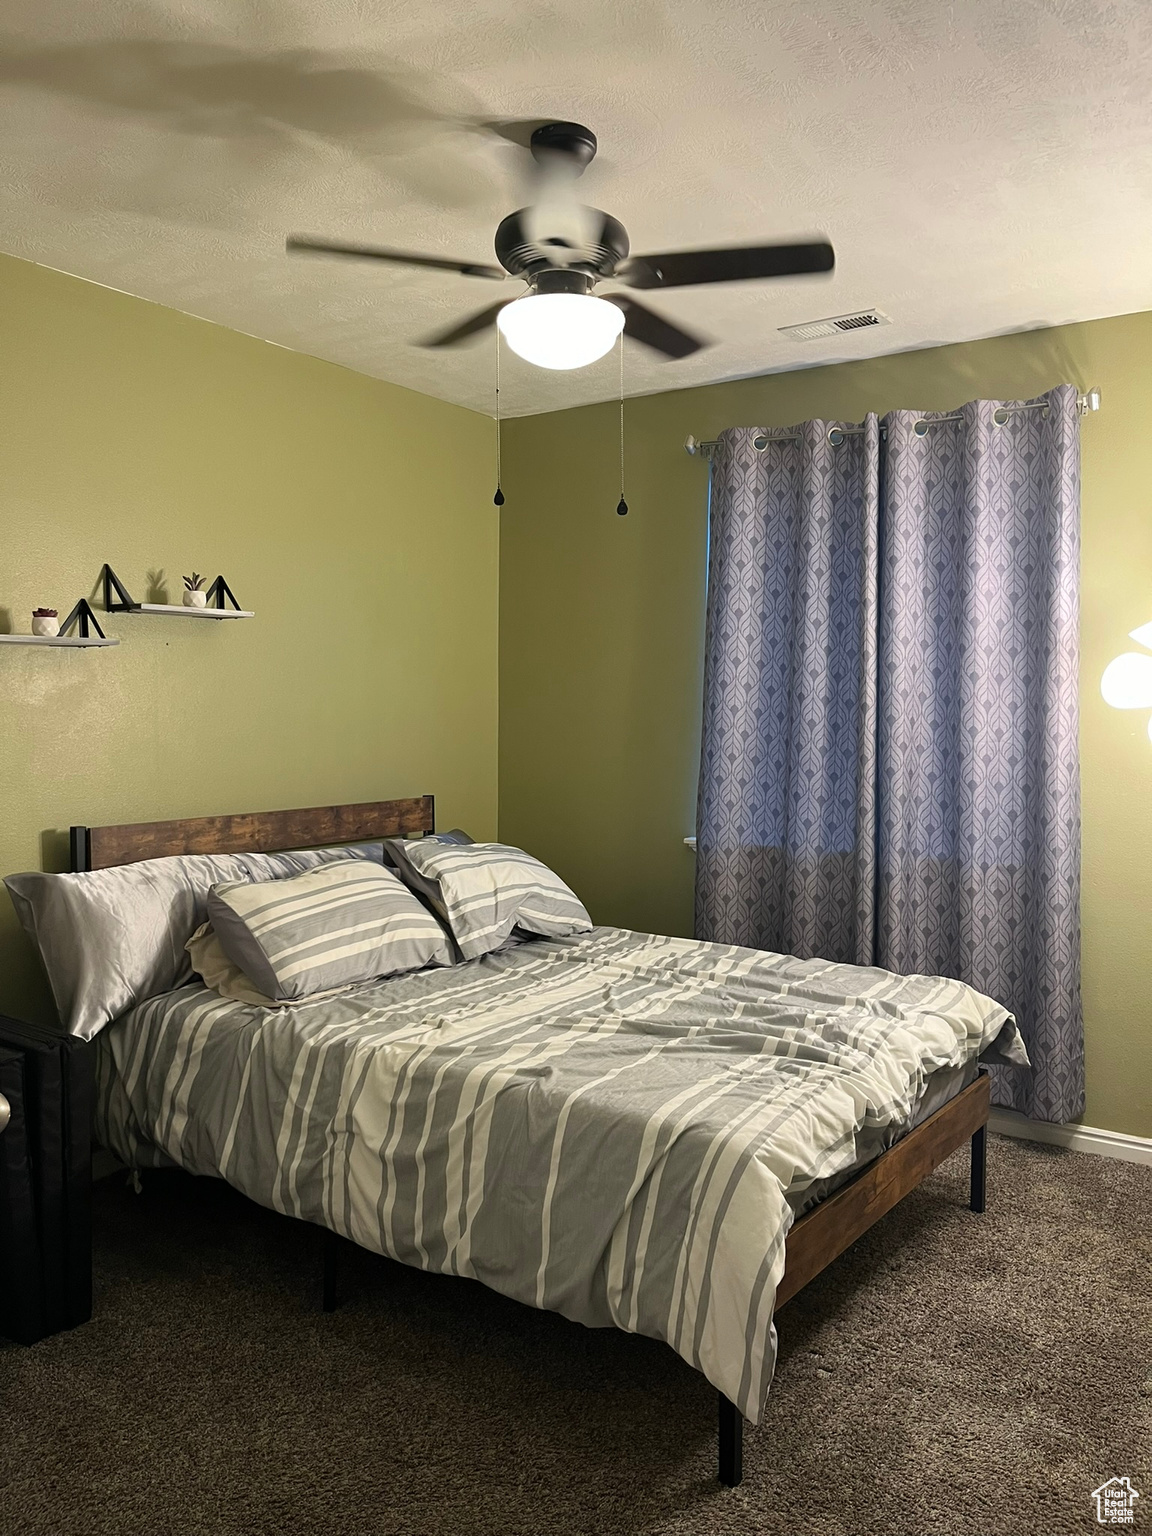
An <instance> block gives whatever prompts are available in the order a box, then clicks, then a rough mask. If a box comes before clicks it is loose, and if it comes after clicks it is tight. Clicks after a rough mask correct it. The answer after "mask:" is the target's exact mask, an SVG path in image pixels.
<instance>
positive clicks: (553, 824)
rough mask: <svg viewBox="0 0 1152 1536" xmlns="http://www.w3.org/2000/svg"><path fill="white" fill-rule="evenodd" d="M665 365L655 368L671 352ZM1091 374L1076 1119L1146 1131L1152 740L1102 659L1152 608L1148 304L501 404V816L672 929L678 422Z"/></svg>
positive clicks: (1151, 1043) (701, 486)
mask: <svg viewBox="0 0 1152 1536" xmlns="http://www.w3.org/2000/svg"><path fill="white" fill-rule="evenodd" d="M670 376H674V369H673V368H671V367H670ZM1066 380H1070V381H1072V382H1075V383H1077V384H1079V385H1081V386H1082V387H1086V386H1089V385H1099V386H1100V387H1101V389H1102V390H1103V409H1102V410H1101V411H1100V413H1099V414H1098V415H1095V416H1092V417H1089V418H1088V419H1087V420H1086V421H1085V423H1084V430H1083V470H1084V473H1083V533H1084V539H1083V636H1082V674H1083V688H1082V727H1081V731H1082V748H1083V805H1084V820H1083V826H1084V833H1083V837H1084V844H1083V846H1084V890H1083V932H1084V1001H1085V1013H1086V1035H1087V1055H1088V1103H1087V1109H1086V1113H1085V1117H1084V1118H1085V1121H1086V1122H1087V1123H1088V1124H1090V1125H1097V1126H1102V1127H1106V1128H1109V1129H1112V1130H1117V1131H1126V1132H1130V1133H1135V1134H1139V1135H1144V1136H1149V1135H1152V943H1150V942H1149V924H1150V922H1152V743H1150V742H1149V740H1148V736H1147V734H1146V726H1147V713H1146V712H1145V713H1139V712H1131V713H1128V712H1125V713H1121V712H1118V711H1116V710H1112V709H1109V708H1108V707H1107V706H1106V705H1105V704H1104V702H1103V700H1102V699H1101V697H1100V692H1099V678H1100V674H1101V672H1102V671H1103V669H1104V667H1105V665H1106V664H1107V662H1108V661H1109V660H1110V659H1111V658H1112V656H1114V655H1115V654H1116V653H1117V652H1118V651H1121V650H1123V649H1125V648H1126V636H1127V633H1128V631H1129V630H1130V629H1133V628H1135V627H1136V625H1138V624H1143V623H1147V622H1148V621H1149V620H1152V314H1140V315H1129V316H1123V317H1120V318H1118V319H1112V320H1101V321H1093V322H1092V323H1090V324H1086V325H1076V326H1067V327H1062V328H1060V329H1054V330H1046V331H1033V332H1029V333H1026V334H1022V335H1015V336H1005V337H999V338H996V339H993V340H989V341H980V342H972V343H970V344H967V345H964V346H953V347H942V348H939V349H936V350H932V351H923V352H912V353H905V354H902V355H899V356H895V357H885V358H878V359H876V360H875V361H869V362H860V363H844V364H840V365H838V366H835V367H827V368H814V369H811V370H808V371H805V372H801V373H788V374H776V375H772V376H768V377H763V378H757V379H747V380H742V381H740V382H737V383H732V384H718V385H712V386H710V387H708V388H703V389H693V390H683V391H679V392H673V393H668V394H662V395H653V396H648V397H645V398H641V399H636V400H630V401H629V402H628V404H627V435H628V501H629V503H630V505H631V508H632V512H631V515H630V516H629V517H627V518H618V517H617V516H616V515H615V511H614V508H615V505H616V501H617V498H618V496H619V486H618V480H617V478H616V477H617V473H618V471H617V462H618V457H617V456H618V441H617V432H618V415H617V407H616V406H612V405H605V406H592V407H587V408H583V409H579V410H571V411H562V412H556V413H554V414H550V415H545V416H536V417H530V418H526V419H521V420H517V421H512V422H509V423H508V424H507V426H506V429H505V430H506V434H507V435H506V438H505V446H504V465H505V474H504V488H505V491H506V492H507V497H508V502H507V505H506V507H505V508H504V511H503V513H502V527H501V545H500V585H501V629H500V705H501V711H500V831H501V836H502V837H503V838H505V839H507V840H508V841H510V842H513V843H519V844H523V845H524V846H526V847H529V848H531V849H532V850H533V852H535V853H537V854H538V855H539V856H540V857H542V858H544V859H546V860H548V861H549V862H550V863H553V864H554V865H555V866H556V867H557V868H558V869H559V870H561V871H562V872H563V874H564V875H565V877H566V878H568V879H569V880H570V881H571V882H572V884H573V885H574V886H575V887H576V889H577V890H578V891H579V892H580V893H581V895H582V896H583V897H584V899H585V900H586V901H587V902H588V903H589V905H590V907H591V909H592V913H593V916H594V917H595V918H597V919H598V920H599V921H601V922H607V923H618V924H621V925H623V926H627V927H634V928H641V929H650V930H659V931H665V932H671V933H681V934H690V933H691V931H692V878H693V864H692V860H693V855H692V854H691V853H690V852H689V850H688V849H686V848H685V847H684V846H683V843H682V841H681V840H682V838H683V837H684V836H685V834H687V833H690V832H691V831H692V830H693V823H694V819H695V790H696V775H697V753H698V737H699V715H700V683H701V649H702V642H703V630H704V584H705V541H706V516H707V513H706V503H707V468H706V465H705V464H704V463H703V462H701V461H700V460H692V459H689V458H688V457H687V456H686V455H685V453H684V449H683V442H684V439H685V437H686V436H687V435H688V434H689V433H692V434H693V435H694V436H696V437H700V438H709V437H715V436H716V434H717V433H718V432H720V431H722V430H723V429H724V428H725V427H729V426H737V425H740V426H784V425H788V424H791V423H793V422H797V421H802V420H804V419H805V418H807V417H829V418H841V419H845V418H846V419H849V420H858V419H859V418H860V417H861V416H862V415H863V414H864V413H865V412H867V411H878V412H881V413H883V412H884V411H887V410H891V409H894V408H896V407H909V408H920V409H924V410H943V409H948V408H950V407H953V406H956V405H958V404H960V403H962V402H963V401H965V400H968V399H971V398H974V397H977V396H986V397H993V398H1026V397H1028V396H1031V395H1034V394H1037V393H1039V392H1041V391H1042V390H1044V389H1047V388H1049V387H1050V386H1051V385H1053V384H1057V383H1061V382H1063V381H1066Z"/></svg>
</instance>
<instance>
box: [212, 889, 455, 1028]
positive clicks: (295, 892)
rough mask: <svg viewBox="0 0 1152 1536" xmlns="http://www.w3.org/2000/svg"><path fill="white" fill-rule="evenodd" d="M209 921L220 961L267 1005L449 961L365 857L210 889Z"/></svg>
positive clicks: (413, 905)
mask: <svg viewBox="0 0 1152 1536" xmlns="http://www.w3.org/2000/svg"><path fill="white" fill-rule="evenodd" d="M208 917H209V920H210V921H211V923H212V927H213V929H214V930H215V933H216V935H217V937H218V938H219V940H220V944H221V946H222V948H223V950H224V953H225V954H226V955H227V956H228V958H229V960H231V961H232V963H233V965H237V966H239V967H240V969H241V970H242V971H243V972H244V974H245V976H247V977H248V979H249V981H251V982H252V983H253V985H254V986H255V987H256V988H257V989H258V990H259V991H260V992H262V993H264V995H265V996H266V997H269V998H272V999H273V1000H274V1001H275V1002H293V1001H296V1000H298V999H300V998H302V997H308V996H310V995H311V994H312V993H313V992H326V991H330V990H331V989H332V988H334V987H347V986H351V985H353V984H354V983H355V982H358V981H370V980H371V979H372V978H373V977H374V976H393V975H395V974H396V973H397V972H398V971H415V970H419V968H420V967H421V966H424V965H451V964H452V952H451V949H450V947H449V944H448V939H447V937H446V935H445V933H444V930H443V929H442V928H441V926H440V924H439V923H438V922H437V921H436V919H435V918H434V917H433V916H432V914H431V913H430V912H428V911H427V910H426V909H425V908H424V907H423V906H421V904H420V903H419V902H418V901H417V900H416V898H415V897H414V896H413V895H412V894H411V892H410V891H407V890H405V889H404V886H403V885H402V884H401V883H400V881H399V880H398V879H397V878H396V876H395V875H394V874H392V873H391V871H389V870H387V869H383V868H382V867H381V866H380V865H378V864H369V863H367V862H365V861H364V860H356V861H352V860H348V861H346V862H343V863H339V864H325V865H321V867H320V868H319V869H310V870H308V871H306V873H304V874H302V875H294V876H292V877H291V878H290V879H287V880H269V881H261V882H259V883H256V882H251V881H230V882H228V883H226V884H223V885H214V886H213V887H212V889H211V891H210V892H209V894H208Z"/></svg>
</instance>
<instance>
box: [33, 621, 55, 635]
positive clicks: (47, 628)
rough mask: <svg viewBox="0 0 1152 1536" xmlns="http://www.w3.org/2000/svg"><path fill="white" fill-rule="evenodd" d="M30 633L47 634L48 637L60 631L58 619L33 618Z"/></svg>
mask: <svg viewBox="0 0 1152 1536" xmlns="http://www.w3.org/2000/svg"><path fill="white" fill-rule="evenodd" d="M32 633H33V634H34V635H47V636H49V637H51V636H53V635H58V634H59V633H60V620H59V619H43V618H41V619H35V618H34V619H33V620H32Z"/></svg>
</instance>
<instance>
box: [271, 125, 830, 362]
mask: <svg viewBox="0 0 1152 1536" xmlns="http://www.w3.org/2000/svg"><path fill="white" fill-rule="evenodd" d="M529 147H530V149H531V152H532V157H533V159H534V161H535V162H536V165H537V167H538V170H539V173H540V175H541V178H542V182H543V186H542V193H543V195H542V197H541V198H540V199H539V200H538V201H537V202H535V203H533V204H531V205H530V206H529V207H527V208H521V209H519V210H518V211H517V212H516V213H510V214H509V215H508V217H507V218H506V219H504V220H503V221H502V223H501V224H500V226H499V228H498V229H497V231H496V256H497V259H498V260H499V262H500V265H499V266H498V267H494V266H489V265H486V264H484V263H481V262H474V261H452V260H449V259H447V258H444V257H440V256H421V255H414V254H410V253H409V252H406V251H393V250H388V249H386V248H384V247H381V246H374V245H346V244H343V243H341V242H338V241H332V240H319V239H313V238H311V237H310V236H306V235H290V236H289V238H288V242H287V246H288V250H289V251H292V252H305V253H312V254H319V255H331V256H351V257H361V258H367V259H368V260H375V261H391V262H396V263H399V264H400V265H402V266H410V267H432V268H435V269H437V270H439V271H444V272H460V273H462V274H463V275H464V276H465V277H482V278H491V279H495V280H496V281H501V282H502V281H503V280H504V279H505V278H506V277H509V276H511V277H518V278H521V279H523V281H524V282H525V283H527V285H528V290H529V291H528V293H526V294H524V295H523V296H521V297H519V298H514V299H501V300H500V302H499V303H497V304H491V305H489V306H488V308H487V309H482V310H480V311H479V312H478V313H477V314H474V315H471V316H469V317H468V319H466V320H463V321H461V322H460V323H459V324H458V325H453V326H450V327H449V328H448V329H447V330H445V331H441V332H439V333H438V334H436V335H435V336H431V337H429V338H428V339H427V340H426V341H425V342H424V343H423V345H424V346H429V347H451V346H455V345H456V344H457V343H459V342H462V341H466V340H467V339H468V338H469V337H471V336H475V335H476V334H477V333H478V332H480V331H483V330H486V329H487V328H488V327H489V326H491V325H493V324H495V325H497V326H498V327H499V329H500V331H501V333H502V335H503V336H504V339H505V340H506V341H507V343H508V345H509V346H510V347H511V348H512V350H513V351H514V352H515V353H517V354H518V355H519V356H520V357H523V358H524V359H525V360H526V361H528V362H530V363H535V364H536V365H537V366H539V367H541V368H583V367H585V366H586V365H587V364H588V363H592V362H595V361H596V359H597V358H599V357H603V356H604V354H605V353H606V352H607V351H608V350H609V349H610V348H611V347H612V345H613V343H614V342H615V341H616V338H617V337H618V336H619V334H620V332H621V331H623V332H624V334H625V336H630V337H631V338H632V339H633V340H634V341H639V342H642V343H643V344H644V345H645V346H647V347H651V348H652V349H653V350H654V351H656V352H659V353H662V354H663V356H665V357H671V358H680V357H690V356H691V355H692V353H693V352H698V351H699V350H700V349H701V348H702V347H703V346H705V345H707V343H706V342H704V341H703V340H702V339H701V338H700V337H697V336H692V335H690V334H689V333H688V332H687V331H684V330H681V329H680V327H679V326H676V325H673V324H672V322H671V321H669V320H666V319H664V317H663V316H662V315H658V314H656V313H654V312H653V311H652V310H650V309H648V308H646V307H645V306H644V305H643V304H641V303H640V302H639V300H638V299H634V298H632V296H631V295H630V294H627V293H606V294H604V295H603V297H600V296H598V295H596V294H595V293H594V291H593V290H594V289H595V288H596V287H597V286H598V285H599V284H600V283H602V282H606V281H609V280H610V281H613V282H617V283H622V284H623V285H624V286H625V287H626V288H638V289H641V290H644V289H657V288H686V287H694V286H696V285H697V284H700V283H729V282H743V281H746V280H748V279H754V278H772V277H794V276H798V275H801V274H803V273H813V272H831V270H832V268H833V267H834V265H835V260H836V258H835V255H834V253H833V250H832V247H831V245H829V244H828V242H827V241H826V240H815V241H810V242H807V243H803V244H777V245H748V246H736V247H729V248H726V249H724V248H722V249H719V250H703V251H670V252H666V253H664V254H662V255H656V256H631V255H630V254H629V250H628V235H627V232H626V230H625V229H624V226H623V224H621V223H620V221H619V220H618V219H614V218H613V217H612V215H611V214H610V213H602V212H601V211H600V210H599V209H598V208H588V207H586V206H584V205H583V204H580V203H577V202H576V201H575V200H574V198H573V197H572V194H571V188H572V186H573V184H574V183H575V181H576V179H577V178H578V177H579V176H581V175H583V173H584V171H585V170H586V169H587V167H588V166H589V164H590V163H591V161H592V159H593V156H594V155H595V154H596V135H595V134H594V133H593V132H592V131H591V129H589V128H585V127H582V126H581V124H579V123H544V124H542V125H541V126H540V127H538V128H537V129H536V130H535V131H534V132H533V133H532V136H531V140H530V145H529Z"/></svg>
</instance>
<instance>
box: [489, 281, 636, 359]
mask: <svg viewBox="0 0 1152 1536" xmlns="http://www.w3.org/2000/svg"><path fill="white" fill-rule="evenodd" d="M496 324H497V325H498V326H499V327H500V331H501V333H502V335H503V337H504V340H505V341H506V342H507V343H508V345H509V346H510V347H511V348H512V350H513V352H515V353H516V355H517V357H522V358H523V359H524V361H525V362H526V363H535V365H536V366H537V368H586V367H587V366H588V364H589V363H594V362H595V361H596V359H597V358H598V357H603V356H604V354H605V353H606V352H608V351H610V350H611V347H612V344H613V343H614V342H615V340H616V338H617V336H619V334H620V332H621V331H622V330H623V329H624V312H623V311H622V310H620V309H617V307H616V305H615V304H609V302H608V300H607V299H597V298H594V297H593V296H592V295H591V294H590V293H588V294H585V293H530V294H528V295H527V296H526V297H524V298H522V299H515V300H514V301H513V302H512V303H511V304H506V305H505V306H504V308H503V309H502V310H501V311H500V313H499V314H498V315H497V317H496Z"/></svg>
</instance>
